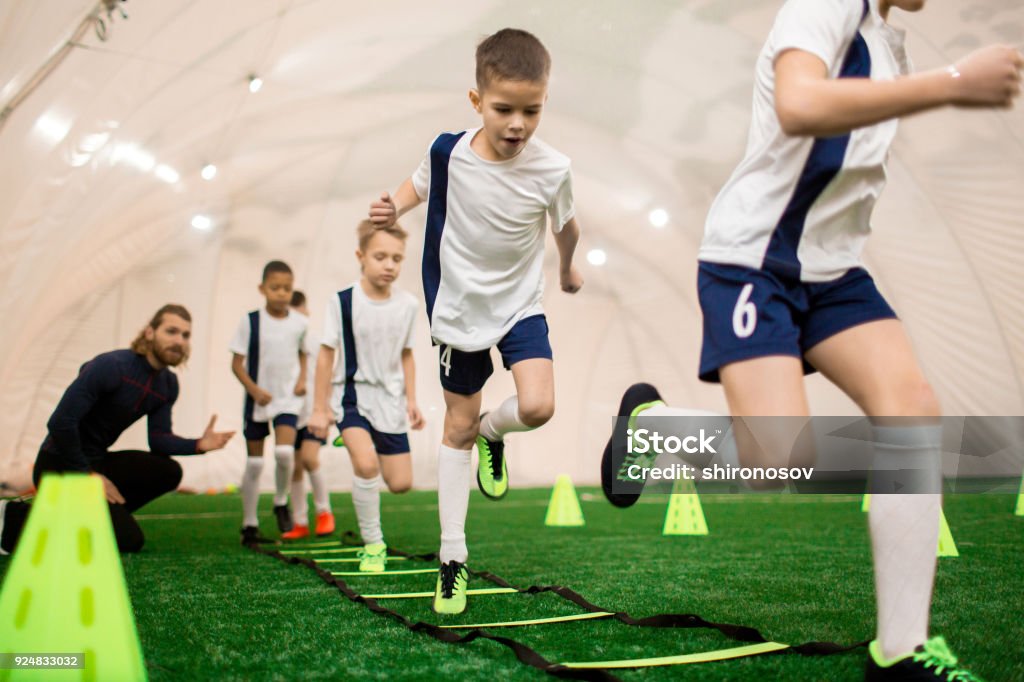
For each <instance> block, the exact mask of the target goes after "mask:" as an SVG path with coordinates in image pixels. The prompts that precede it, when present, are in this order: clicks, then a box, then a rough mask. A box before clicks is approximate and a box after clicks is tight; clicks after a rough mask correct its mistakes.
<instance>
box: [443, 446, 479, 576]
mask: <svg viewBox="0 0 1024 682" xmlns="http://www.w3.org/2000/svg"><path fill="white" fill-rule="evenodd" d="M471 453H472V450H456V449H455V448H450V447H448V446H447V445H442V446H441V450H440V453H439V455H438V459H437V510H438V514H439V515H440V517H441V563H443V564H446V563H448V562H449V561H458V562H459V563H466V559H467V558H468V557H469V549H468V548H467V547H466V513H467V512H468V511H469V481H470V477H471V474H472V472H471V466H470V455H471Z"/></svg>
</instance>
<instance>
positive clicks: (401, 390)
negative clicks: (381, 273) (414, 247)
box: [321, 282, 419, 433]
mask: <svg viewBox="0 0 1024 682" xmlns="http://www.w3.org/2000/svg"><path fill="white" fill-rule="evenodd" d="M418 307H419V304H418V303H417V301H416V298H415V297H414V296H413V295H412V294H409V293H407V292H404V291H400V290H398V289H396V288H392V289H391V298H389V299H387V300H386V301H375V300H373V299H371V298H369V297H368V296H367V295H366V293H365V292H364V291H363V288H362V286H361V285H360V284H359V282H356V283H355V284H353V285H352V286H351V287H349V288H348V289H345V290H343V291H339V292H338V293H337V294H335V295H334V296H331V300H330V301H328V302H327V314H326V316H325V320H324V335H323V339H322V341H321V343H322V344H323V345H325V346H328V347H330V348H335V349H337V351H338V354H337V358H336V359H335V363H334V377H333V379H332V382H331V383H332V391H331V409H332V410H333V411H334V414H335V416H336V417H337V418H339V419H340V418H341V417H342V413H343V407H344V406H352V405H355V406H356V409H357V410H358V411H359V414H361V415H362V416H364V417H365V418H366V419H367V420H368V421H369V422H370V424H372V425H373V428H375V429H377V430H378V431H381V432H383V433H405V432H406V431H408V430H409V418H408V415H407V414H406V400H405V375H404V374H403V373H402V351H403V350H404V349H406V348H412V334H413V327H414V323H415V321H416V309H417V308H418ZM353 346H354V347H355V352H353ZM347 377H353V380H352V381H348V380H347Z"/></svg>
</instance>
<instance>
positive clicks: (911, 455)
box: [602, 0, 1022, 680]
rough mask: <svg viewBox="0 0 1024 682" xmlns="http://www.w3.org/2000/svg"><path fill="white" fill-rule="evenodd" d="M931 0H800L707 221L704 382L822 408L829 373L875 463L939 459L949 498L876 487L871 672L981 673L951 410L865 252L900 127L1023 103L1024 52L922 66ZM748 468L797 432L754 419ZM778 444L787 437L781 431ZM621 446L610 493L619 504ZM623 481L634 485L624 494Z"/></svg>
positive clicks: (635, 400) (764, 59)
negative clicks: (945, 521) (954, 631)
mask: <svg viewBox="0 0 1024 682" xmlns="http://www.w3.org/2000/svg"><path fill="white" fill-rule="evenodd" d="M923 5H924V0H870V2H869V0H864V1H863V2H857V1H855V0H845V1H844V2H824V1H822V0H789V2H787V3H786V4H785V5H784V6H783V8H782V10H781V11H780V12H779V15H778V17H777V18H776V21H775V25H774V27H773V29H772V31H771V34H770V35H769V37H768V40H767V42H766V43H765V46H764V48H763V49H762V51H761V54H760V56H759V58H758V62H757V67H756V73H755V78H756V87H755V94H754V112H753V118H752V122H751V127H750V140H749V142H748V145H747V151H746V157H745V158H744V159H743V161H742V162H741V163H740V165H739V167H738V168H737V169H736V171H735V172H734V173H733V175H732V177H731V178H730V179H729V181H728V182H727V183H726V185H725V187H724V188H723V189H722V191H721V192H720V193H719V195H718V197H717V198H716V200H715V202H714V204H713V205H712V207H711V210H710V213H709V215H708V219H707V225H706V229H705V235H704V241H703V244H702V246H701V250H700V254H699V258H700V267H699V271H698V273H699V274H698V294H699V298H700V304H701V309H702V310H703V313H704V344H703V348H702V351H701V360H700V378H701V379H703V380H705V381H716V382H717V381H720V382H721V383H722V386H723V387H724V389H725V395H726V399H727V401H728V404H729V410H730V412H731V413H732V415H733V416H737V417H744V416H768V417H772V416H780V417H782V416H797V417H802V416H806V415H809V408H808V403H807V396H806V392H805V389H804V384H803V375H804V373H805V372H810V371H815V370H817V371H820V372H821V373H822V374H823V375H825V376H826V377H827V378H828V379H829V380H830V381H832V382H833V383H834V384H836V385H837V386H838V387H839V388H840V389H841V390H842V391H843V392H845V393H846V394H847V395H848V396H850V398H851V399H853V400H854V401H855V402H856V403H857V404H858V406H859V407H860V408H861V409H862V410H863V411H864V413H865V414H866V415H867V416H869V417H870V418H871V419H872V422H873V424H874V431H875V470H876V472H877V471H878V470H885V469H893V468H895V469H900V470H917V471H921V470H930V471H931V472H932V480H933V483H935V484H934V485H933V486H932V488H931V494H914V495H908V494H903V495H897V494H886V495H876V496H874V497H873V498H872V504H871V512H870V524H869V525H870V531H871V540H872V550H873V555H874V566H875V584H876V596H877V607H878V632H877V638H876V639H875V640H874V641H873V642H872V643H871V646H870V652H869V655H868V661H867V672H866V678H867V679H868V680H895V679H914V680H939V679H942V680H946V679H950V680H952V679H954V678H955V679H958V680H969V679H975V678H974V677H973V676H971V675H970V673H968V672H967V671H966V670H963V669H962V668H960V666H959V664H958V663H957V659H956V658H955V657H954V656H953V655H952V653H950V651H949V649H948V648H947V647H946V645H945V642H944V641H943V640H942V638H941V637H933V638H931V639H928V615H929V610H930V604H931V594H932V585H933V581H934V577H935V563H936V558H935V557H936V553H935V548H936V545H937V542H938V530H939V514H940V505H941V498H940V495H939V494H937V488H938V485H937V483H938V482H940V480H941V479H940V478H939V477H940V476H941V471H940V469H939V464H940V451H939V448H940V439H941V425H940V422H939V418H940V415H941V412H940V406H939V403H938V400H937V399H936V397H935V394H934V393H933V391H932V389H931V387H930V386H929V384H928V381H927V380H926V379H925V377H924V374H923V372H922V371H921V368H920V366H919V364H918V362H917V359H916V357H915V355H914V352H913V349H912V347H911V344H910V341H909V339H908V338H907V335H906V333H905V331H904V329H903V325H902V324H901V323H900V322H899V320H898V319H897V318H896V315H895V313H894V312H893V310H892V308H890V306H889V304H888V303H887V302H886V301H885V300H884V299H883V298H882V296H881V295H880V294H879V292H878V290H877V289H876V288H875V284H874V282H873V281H872V279H871V277H870V275H868V273H867V272H866V271H865V270H864V269H863V268H862V266H861V261H860V253H861V248H862V246H863V242H864V240H865V238H866V237H867V235H868V232H869V231H870V221H869V217H870V213H871V209H872V207H873V206H874V203H875V200H876V198H877V196H878V194H879V192H880V191H881V190H882V187H883V185H884V183H885V161H886V157H887V155H888V153H889V148H890V145H891V143H892V140H893V137H894V136H895V134H896V126H897V120H898V118H899V117H901V116H906V115H909V114H913V113H916V112H920V111H924V110H928V109H934V108H937V107H940V106H945V105H954V106H964V107H978V106H994V107H1007V106H1009V105H1010V104H1011V102H1012V100H1013V98H1014V97H1016V96H1017V94H1018V93H1019V90H1020V68H1021V63H1022V58H1021V55H1020V54H1019V53H1018V52H1017V51H1016V50H1014V49H1013V48H1010V47H1004V46H991V47H986V48H983V49H980V50H977V51H976V52H973V53H971V54H970V55H968V56H967V57H965V58H963V59H962V60H960V61H958V62H956V63H955V64H952V65H950V66H948V67H946V68H942V69H936V70H934V71H928V72H924V73H918V74H912V73H911V71H910V66H909V60H908V58H907V55H906V53H905V51H904V47H903V37H904V35H903V33H902V32H901V31H898V30H897V29H894V28H892V27H891V26H889V25H888V24H887V23H886V22H887V19H888V15H889V11H890V10H891V9H892V8H893V7H896V8H899V9H903V10H906V11H917V10H919V9H921V7H922V6H923ZM660 401H661V398H660V396H659V395H658V392H657V391H656V390H655V389H654V387H653V386H650V385H648V384H637V385H635V386H632V387H631V388H630V389H629V390H627V391H626V394H625V395H624V396H623V399H622V403H621V405H620V409H619V414H620V415H623V416H632V417H638V416H641V415H643V416H644V417H651V416H666V415H671V414H675V411H673V410H672V409H670V408H666V407H664V406H663V405H662V404H661V402H660ZM736 437H737V442H738V445H739V459H740V462H741V463H742V464H743V465H745V466H754V467H775V466H785V465H786V464H787V462H786V461H785V457H786V453H787V451H788V446H789V445H790V444H789V443H781V442H775V443H772V442H766V441H765V440H762V441H761V443H760V446H758V444H757V443H755V442H754V439H753V438H752V437H751V433H749V432H747V431H745V430H744V429H741V428H737V429H736ZM770 440H771V439H769V441H770ZM615 449H616V448H613V444H612V443H611V442H609V444H608V447H607V448H606V450H605V457H604V460H603V461H602V483H603V484H604V487H605V492H606V494H608V495H609V499H611V500H612V501H613V502H614V503H616V504H618V505H619V506H628V505H629V504H632V503H633V502H635V501H636V498H637V497H638V496H639V495H638V493H639V491H638V490H629V488H628V487H627V488H626V494H624V495H623V494H616V493H615V492H614V491H613V490H611V487H612V478H613V477H614V476H615V474H616V472H615V467H614V465H613V464H612V462H611V461H610V460H614V459H615V453H614V452H613V450H615ZM620 490H621V489H620Z"/></svg>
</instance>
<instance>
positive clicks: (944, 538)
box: [938, 509, 960, 556]
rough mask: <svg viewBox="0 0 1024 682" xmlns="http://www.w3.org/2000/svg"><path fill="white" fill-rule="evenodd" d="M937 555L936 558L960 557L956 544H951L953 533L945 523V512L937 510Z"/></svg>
mask: <svg viewBox="0 0 1024 682" xmlns="http://www.w3.org/2000/svg"><path fill="white" fill-rule="evenodd" d="M939 515H940V516H939V553H938V556H960V552H958V551H957V548H956V543H955V542H953V533H951V532H950V530H949V524H948V523H946V512H944V511H942V510H941V509H940V510H939Z"/></svg>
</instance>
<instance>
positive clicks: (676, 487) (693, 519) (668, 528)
mask: <svg viewBox="0 0 1024 682" xmlns="http://www.w3.org/2000/svg"><path fill="white" fill-rule="evenodd" d="M661 533H662V535H707V534H708V524H707V521H706V520H705V519H704V509H703V507H701V505H700V497H699V496H698V495H697V487H696V486H694V485H693V481H691V480H690V479H688V478H681V479H679V480H677V481H676V482H675V483H674V484H672V494H671V495H670V496H669V501H668V512H667V513H666V514H665V528H664V529H663V530H662V531H661Z"/></svg>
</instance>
